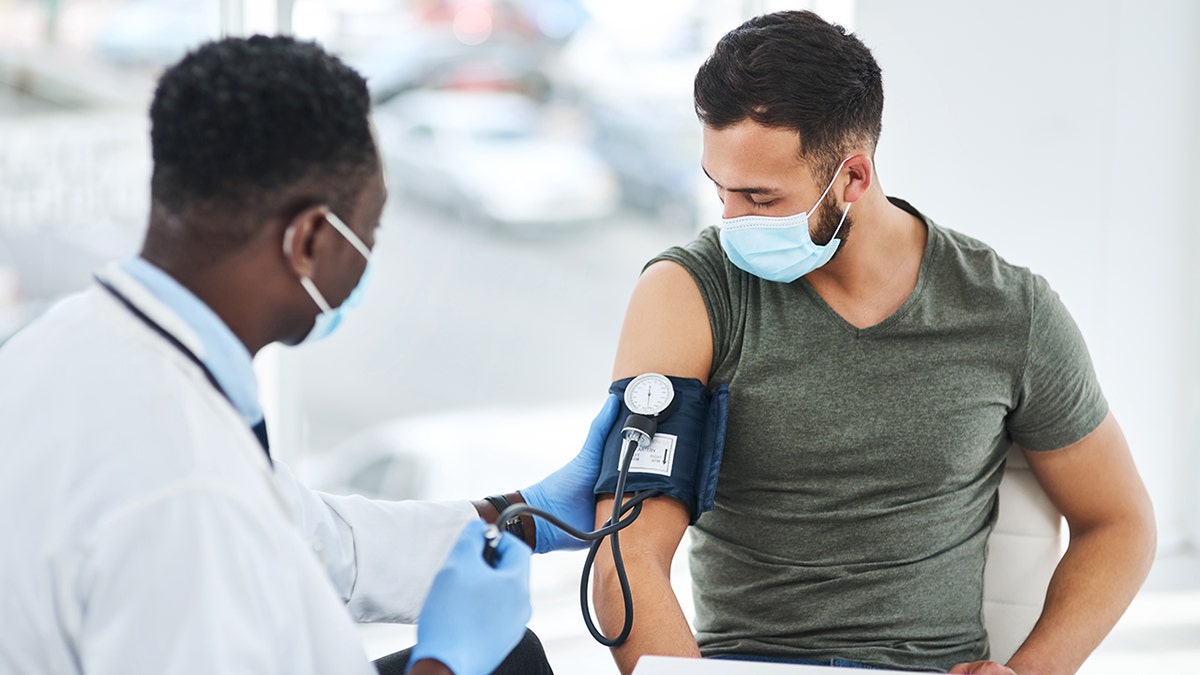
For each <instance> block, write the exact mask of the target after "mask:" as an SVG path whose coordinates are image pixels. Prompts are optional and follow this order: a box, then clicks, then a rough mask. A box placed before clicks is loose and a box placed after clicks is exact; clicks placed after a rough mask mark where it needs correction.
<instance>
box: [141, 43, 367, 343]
mask: <svg viewBox="0 0 1200 675" xmlns="http://www.w3.org/2000/svg"><path fill="white" fill-rule="evenodd" d="M150 123H151V144H152V148H153V159H154V172H153V177H152V180H151V213H150V224H149V229H148V231H147V234H146V240H145V244H144V246H143V250H142V255H143V256H144V257H146V258H147V259H148V260H150V261H151V262H153V263H155V264H156V265H158V266H159V267H161V268H163V269H164V270H166V271H167V272H168V273H170V274H172V275H173V276H175V277H176V278H177V279H179V280H180V281H181V282H183V283H184V284H185V285H187V286H188V287H189V288H191V289H192V290H193V291H198V293H199V294H200V295H201V296H202V297H203V298H204V299H205V300H206V301H208V302H209V304H210V305H213V304H216V305H220V306H214V307H213V309H214V310H216V311H217V312H218V314H220V315H221V316H222V318H223V319H225V321H226V323H229V324H230V327H231V328H233V329H234V330H235V332H236V333H238V335H239V337H242V339H243V341H246V342H247V343H248V346H249V347H250V348H251V349H252V351H253V350H256V349H257V348H259V347H261V346H263V345H265V344H268V343H270V342H273V341H285V342H296V341H299V340H300V339H302V338H304V337H305V336H306V335H307V334H309V333H310V329H311V328H312V327H313V325H314V319H315V318H317V317H318V315H322V314H328V313H329V311H330V310H331V308H332V307H338V306H340V305H341V304H342V303H343V302H345V300H346V298H347V297H349V296H350V294H351V291H352V290H353V289H354V288H355V286H356V285H357V284H358V282H359V280H360V277H361V276H362V274H363V272H364V270H365V268H366V262H367V261H366V259H365V258H366V254H367V253H369V249H370V248H371V247H373V245H374V237H375V228H376V227H378V224H379V219H380V215H381V213H382V211H383V204H384V201H385V199H386V189H385V187H384V182H383V175H382V167H381V162H380V158H379V153H378V150H377V147H376V142H375V137H374V133H373V130H372V126H371V121H370V97H369V95H368V91H367V87H366V82H365V81H364V80H363V78H362V77H361V76H360V75H359V74H358V73H357V72H355V71H354V70H353V69H351V68H350V67H348V66H347V65H345V64H344V63H342V62H341V61H340V60H339V59H337V58H336V57H334V56H332V55H330V54H328V53H327V52H325V51H324V50H323V49H322V48H321V47H320V46H318V45H317V44H316V43H313V42H304V41H298V40H295V39H292V38H288V37H264V36H261V35H259V36H254V37H251V38H227V39H222V40H219V41H215V42H209V43H206V44H204V45H202V46H200V47H199V48H197V49H196V50H194V51H192V52H190V53H189V54H188V55H187V56H185V57H184V58H183V59H182V60H181V61H180V62H178V63H177V64H175V65H174V66H172V67H171V68H169V69H168V70H166V71H165V72H164V73H163V75H162V77H161V78H160V79H159V82H158V87H157V89H156V90H155V93H154V99H153V102H152V103H151V106H150ZM302 280H303V281H302ZM206 284H208V285H211V286H218V285H219V286H220V290H219V292H216V291H214V292H213V293H212V294H210V295H211V296H212V297H204V292H203V291H204V288H205V285H206ZM243 291H244V292H243ZM238 295H241V297H240V298H238V297H231V296H238ZM317 296H320V300H319V301H317V300H316V298H317Z"/></svg>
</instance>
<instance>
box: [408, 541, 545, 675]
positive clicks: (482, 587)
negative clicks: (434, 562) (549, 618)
mask: <svg viewBox="0 0 1200 675" xmlns="http://www.w3.org/2000/svg"><path fill="white" fill-rule="evenodd" d="M485 527H486V525H484V523H483V521H479V520H475V521H472V522H470V523H467V526H466V527H465V528H463V531H462V534H460V535H459V537H458V542H457V543H455V544H454V548H453V549H451V551H450V557H449V558H447V559H446V564H445V565H443V566H442V569H441V570H440V571H438V573H437V576H436V577H434V579H433V586H432V587H431V588H430V589H429V595H428V596H427V597H426V598H425V604H424V606H422V608H421V616H420V617H419V618H418V619H417V644H416V646H414V647H413V650H412V655H411V656H410V657H409V664H410V666H409V667H410V668H411V667H412V665H415V664H416V663H417V662H418V661H420V660H421V659H434V660H436V661H441V662H442V663H443V664H445V665H446V667H447V668H449V669H450V670H451V671H452V672H453V673H454V675H485V674H486V673H490V672H492V671H493V670H495V669H496V667H497V666H499V665H500V663H501V662H502V661H503V660H504V659H505V657H507V656H508V654H509V652H511V651H512V650H513V649H514V648H515V647H516V646H517V644H518V643H519V642H520V641H521V638H522V637H524V635H525V624H526V623H528V622H529V617H530V615H531V614H532V611H533V610H532V608H531V607H530V604H529V558H530V556H531V555H532V554H531V552H530V550H529V547H528V546H526V545H525V544H524V543H522V542H521V541H520V540H518V539H517V538H516V537H514V536H512V535H511V534H508V533H505V534H503V535H502V536H501V538H500V545H499V548H498V552H499V554H500V559H499V560H498V561H496V567H495V568H492V567H491V566H490V565H488V564H487V563H486V562H484V560H483V547H484V538H483V531H484V528H485Z"/></svg>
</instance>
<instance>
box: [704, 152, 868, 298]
mask: <svg viewBox="0 0 1200 675" xmlns="http://www.w3.org/2000/svg"><path fill="white" fill-rule="evenodd" d="M849 160H850V158H849V157H847V158H846V159H843V160H842V163H841V164H838V168H837V171H835V172H834V174H833V178H832V179H830V181H829V185H827V186H826V187H825V191H824V192H822V193H821V196H820V197H818V198H817V203H816V204H813V207H812V208H811V209H809V210H808V211H801V212H800V213H797V214H795V215H791V216H740V217H738V218H722V219H721V248H723V249H725V255H726V256H728V257H729V261H730V262H732V263H733V264H734V265H736V266H737V267H738V268H740V269H742V270H744V271H746V272H749V273H750V274H753V275H754V276H756V277H759V278H760V279H766V280H767V281H777V282H780V283H785V284H788V283H791V282H793V281H795V280H797V279H799V278H800V277H802V276H804V275H805V274H808V273H809V272H811V271H813V270H815V269H817V268H818V267H821V266H822V265H824V264H825V263H827V262H829V259H830V258H832V257H833V254H834V253H836V252H837V249H838V246H839V245H841V243H842V240H841V239H838V238H837V235H838V232H840V231H841V229H842V224H843V223H845V222H846V214H848V213H849V212H850V204H849V203H847V204H846V210H845V211H842V219H841V220H840V221H838V226H837V228H836V229H835V230H834V231H833V236H831V237H830V238H829V241H828V242H826V243H825V244H817V243H815V242H813V240H812V234H811V233H810V232H809V229H808V214H809V213H812V212H814V211H816V210H817V208H818V207H819V206H820V205H821V202H822V201H824V199H825V195H827V194H829V190H830V189H831V188H832V187H833V184H834V182H835V181H837V177H838V174H840V173H841V171H842V167H843V166H845V165H846V162H847V161H849Z"/></svg>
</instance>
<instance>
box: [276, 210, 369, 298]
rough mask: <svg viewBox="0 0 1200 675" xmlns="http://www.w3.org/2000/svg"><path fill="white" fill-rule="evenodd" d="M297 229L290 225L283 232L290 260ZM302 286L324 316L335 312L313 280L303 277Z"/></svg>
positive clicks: (285, 247)
mask: <svg viewBox="0 0 1200 675" xmlns="http://www.w3.org/2000/svg"><path fill="white" fill-rule="evenodd" d="M328 215H333V214H328ZM336 217H337V216H334V218H336ZM331 224H332V222H331ZM295 227H296V226H295V225H289V226H288V228H287V229H286V230H284V231H283V255H284V257H285V258H290V257H291V256H292V243H293V238H294V235H295V230H294V229H293V228H295ZM342 227H346V226H345V224H342ZM334 228H335V229H336V228H337V226H336V225H334ZM351 234H353V233H351ZM351 243H354V242H351ZM361 243H362V242H359V244H361ZM300 285H301V286H303V287H304V290H305V291H307V292H308V297H310V298H312V301H313V302H315V303H317V308H318V309H320V310H321V313H322V314H328V313H330V312H332V311H333V307H330V306H329V303H328V302H326V301H325V296H324V295H321V291H319V290H317V285H316V284H314V283H313V282H312V279H309V278H308V277H305V276H302V277H300Z"/></svg>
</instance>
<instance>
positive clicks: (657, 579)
mask: <svg viewBox="0 0 1200 675" xmlns="http://www.w3.org/2000/svg"><path fill="white" fill-rule="evenodd" d="M622 554H624V559H625V570H626V573H627V574H628V576H629V582H630V587H631V590H632V593H633V608H634V610H633V617H634V620H633V630H632V632H631V633H630V634H629V640H628V641H627V642H626V643H625V644H624V645H622V646H620V647H616V648H614V649H613V650H612V651H613V659H614V660H615V661H616V662H617V668H619V669H620V671H621V672H622V673H624V674H625V675H628V674H629V673H630V672H632V671H633V667H634V666H635V665H637V660H638V658H639V657H641V656H642V655H644V654H660V655H665V656H693V657H699V656H700V650H699V648H698V647H697V646H696V638H695V636H694V635H693V634H692V629H691V627H690V626H688V622H687V619H686V618H685V617H684V615H683V610H682V609H681V608H680V607H679V601H678V600H677V599H676V598H675V592H674V591H673V590H672V589H671V578H670V564H669V562H668V564H667V565H666V566H665V567H664V566H663V565H662V564H661V562H660V561H658V560H654V559H648V558H647V557H645V556H643V555H641V554H640V553H639V552H638V551H636V550H634V551H626V550H625V548H624V547H622ZM596 559H597V563H596V575H595V584H596V585H595V592H594V594H593V599H594V602H595V605H596V613H597V616H598V618H599V625H600V626H601V627H602V630H603V632H604V634H605V635H606V636H608V637H615V636H616V635H617V634H618V633H620V631H621V627H622V626H623V625H624V621H625V607H624V603H623V601H622V597H621V587H620V585H619V583H618V581H617V574H616V570H615V568H614V567H613V564H612V553H611V552H610V551H609V548H608V545H607V543H606V544H605V545H604V547H603V548H602V549H601V550H600V552H599V554H598V555H597V557H596Z"/></svg>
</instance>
